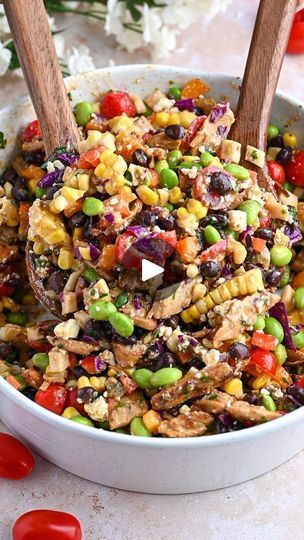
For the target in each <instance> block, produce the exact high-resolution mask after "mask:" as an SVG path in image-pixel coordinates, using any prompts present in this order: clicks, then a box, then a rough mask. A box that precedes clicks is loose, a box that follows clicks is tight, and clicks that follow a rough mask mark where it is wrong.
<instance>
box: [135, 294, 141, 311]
mask: <svg viewBox="0 0 304 540" xmlns="http://www.w3.org/2000/svg"><path fill="white" fill-rule="evenodd" d="M134 307H135V309H140V308H141V304H140V301H139V298H138V297H137V296H135V298H134Z"/></svg>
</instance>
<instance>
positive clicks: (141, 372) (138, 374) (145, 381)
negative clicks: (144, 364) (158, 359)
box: [132, 368, 153, 389]
mask: <svg viewBox="0 0 304 540" xmlns="http://www.w3.org/2000/svg"><path fill="white" fill-rule="evenodd" d="M152 375H153V371H151V370H150V369H147V368H140V369H136V370H135V371H134V372H133V373H132V379H134V381H135V382H136V384H137V386H138V387H139V388H143V389H145V388H153V386H152V384H151V383H150V379H151V377H152Z"/></svg>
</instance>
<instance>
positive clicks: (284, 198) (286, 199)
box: [279, 191, 299, 209]
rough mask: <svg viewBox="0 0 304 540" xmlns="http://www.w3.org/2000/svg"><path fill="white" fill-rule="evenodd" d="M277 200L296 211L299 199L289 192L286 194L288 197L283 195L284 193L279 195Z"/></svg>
mask: <svg viewBox="0 0 304 540" xmlns="http://www.w3.org/2000/svg"><path fill="white" fill-rule="evenodd" d="M279 199H280V201H281V203H283V204H289V205H290V206H294V208H296V209H297V208H298V203H299V199H298V197H297V196H296V195H295V194H294V193H291V192H290V191H289V192H288V195H285V193H283V192H282V193H280V195H279Z"/></svg>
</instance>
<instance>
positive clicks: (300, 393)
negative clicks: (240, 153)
mask: <svg viewBox="0 0 304 540" xmlns="http://www.w3.org/2000/svg"><path fill="white" fill-rule="evenodd" d="M287 392H288V394H290V395H291V396H292V397H293V398H294V399H296V400H297V401H298V402H299V403H301V405H304V388H302V387H301V386H298V385H297V384H292V385H291V386H289V387H288V388H287Z"/></svg>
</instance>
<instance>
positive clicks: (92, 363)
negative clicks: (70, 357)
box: [81, 355, 103, 375]
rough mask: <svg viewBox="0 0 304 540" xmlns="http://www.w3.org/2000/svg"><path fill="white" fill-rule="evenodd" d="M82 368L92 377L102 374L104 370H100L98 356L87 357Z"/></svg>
mask: <svg viewBox="0 0 304 540" xmlns="http://www.w3.org/2000/svg"><path fill="white" fill-rule="evenodd" d="M81 366H82V367H83V369H85V370H86V371H87V372H88V373H90V375H94V374H95V373H100V372H101V371H103V370H100V369H98V361H97V360H96V356H93V355H91V356H86V357H85V358H84V359H83V360H82V362H81Z"/></svg>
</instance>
